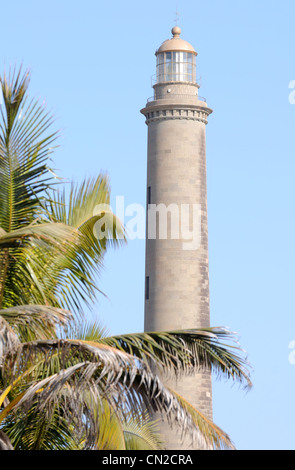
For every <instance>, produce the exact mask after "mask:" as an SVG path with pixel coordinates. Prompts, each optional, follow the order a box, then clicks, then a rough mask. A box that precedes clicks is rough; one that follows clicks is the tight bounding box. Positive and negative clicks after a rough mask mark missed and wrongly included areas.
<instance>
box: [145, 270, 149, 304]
mask: <svg viewBox="0 0 295 470" xmlns="http://www.w3.org/2000/svg"><path fill="white" fill-rule="evenodd" d="M149 298H150V278H149V276H147V277H146V278H145V300H149Z"/></svg>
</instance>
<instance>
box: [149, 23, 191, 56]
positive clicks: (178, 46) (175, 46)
mask: <svg viewBox="0 0 295 470" xmlns="http://www.w3.org/2000/svg"><path fill="white" fill-rule="evenodd" d="M171 32H172V35H173V38H172V39H167V40H166V41H164V42H163V43H162V45H161V46H160V47H159V49H158V50H157V51H156V55H158V54H160V53H161V52H173V51H179V52H190V53H192V54H194V55H198V54H197V53H196V51H195V49H194V48H193V46H192V45H191V44H190V43H189V42H187V41H185V40H184V39H181V37H180V34H181V29H180V28H179V27H178V26H174V28H172V30H171Z"/></svg>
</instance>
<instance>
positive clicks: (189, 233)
mask: <svg viewBox="0 0 295 470" xmlns="http://www.w3.org/2000/svg"><path fill="white" fill-rule="evenodd" d="M180 34H181V30H180V28H179V27H177V26H176V27H174V28H173V29H172V35H173V37H172V38H171V39H169V40H167V41H165V42H163V44H162V45H161V46H160V48H159V49H158V50H157V51H156V57H157V73H156V79H155V83H154V85H153V88H154V96H153V97H152V98H150V99H149V100H148V102H147V104H146V106H145V108H144V109H142V110H141V113H142V114H143V115H144V116H145V117H146V124H147V126H148V158H147V236H146V268H145V269H146V272H145V276H146V279H145V331H172V330H181V329H192V328H205V327H209V326H210V309H209V263H208V222H207V188H206V124H207V118H208V116H209V115H210V114H211V113H212V110H211V109H210V108H208V106H207V104H206V102H205V100H204V99H203V98H200V97H199V85H198V83H197V79H196V57H197V52H196V51H195V50H194V48H193V47H192V46H191V44H189V43H188V42H186V41H185V40H183V39H182V38H181V37H180ZM168 385H170V386H171V387H174V389H175V390H177V392H178V393H179V394H180V395H182V396H183V397H184V398H186V399H187V400H188V401H189V402H190V403H191V404H192V405H194V406H195V407H196V408H197V409H198V410H199V411H201V412H202V413H203V414H205V415H206V416H207V417H208V418H209V419H212V397H211V375H210V374H209V373H203V372H200V373H197V374H196V375H193V376H188V377H184V378H183V377H181V379H180V380H179V382H178V383H172V384H171V383H170V384H168ZM162 432H163V434H164V436H165V440H166V446H167V448H168V449H173V450H175V449H184V448H190V442H191V440H190V439H186V440H185V442H182V443H181V438H180V435H179V434H177V433H176V431H175V429H173V430H171V429H170V428H169V426H168V424H165V423H164V424H163V426H162Z"/></svg>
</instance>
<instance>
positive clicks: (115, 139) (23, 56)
mask: <svg viewBox="0 0 295 470" xmlns="http://www.w3.org/2000/svg"><path fill="white" fill-rule="evenodd" d="M175 6H176V2H175V1H174V0H172V1H168V0H161V2H159V1H155V0H150V1H149V2H137V1H134V0H130V1H128V0H126V1H125V2H119V1H117V0H114V1H112V2H101V1H94V0H84V1H83V2H78V1H76V0H71V1H69V0H63V1H57V0H51V1H50V2H46V1H44V2H38V1H36V0H26V2H24V1H20V0H15V1H14V2H13V3H9V2H5V3H4V5H2V6H1V12H2V18H1V46H2V47H1V55H2V70H3V68H4V65H5V64H6V66H8V65H10V64H12V65H14V64H20V63H23V65H24V67H30V68H31V72H32V80H31V88H30V93H31V94H32V95H34V96H40V97H42V99H45V100H46V102H47V105H48V108H49V109H52V110H53V112H54V113H55V115H56V117H57V123H56V125H57V127H58V128H60V129H61V130H62V133H61V138H60V141H59V144H60V147H59V149H58V150H57V151H56V153H55V155H54V163H55V167H56V168H57V169H58V171H59V173H60V175H61V176H64V177H65V178H67V179H68V180H75V181H80V180H81V179H82V178H84V176H87V175H93V174H97V173H98V172H99V171H101V170H102V171H106V172H107V173H108V174H109V177H110V181H111V187H112V201H114V200H115V197H116V196H118V195H119V196H122V195H123V196H124V198H125V202H126V204H130V203H138V204H142V205H145V196H146V187H145V186H146V140H147V127H146V125H145V123H144V117H143V116H142V115H141V114H140V112H139V110H140V109H141V108H143V107H144V105H145V103H146V99H147V98H148V97H150V96H151V95H152V91H153V90H152V88H151V80H150V79H151V76H152V75H153V74H154V73H155V56H154V52H155V50H156V49H157V48H158V47H159V46H160V44H161V43H162V42H163V41H164V40H165V39H167V38H169V37H170V36H171V33H170V30H171V28H172V27H173V25H174V18H175ZM178 10H179V12H180V21H179V26H180V27H181V29H182V37H183V38H184V39H186V40H187V41H189V42H190V43H191V44H193V46H194V47H195V49H196V50H197V52H198V53H199V55H198V59H197V67H198V74H199V75H201V77H202V88H201V90H200V94H201V95H202V96H205V97H206V99H207V102H208V104H209V106H210V107H212V108H213V109H214V114H213V115H212V116H210V118H209V124H208V126H207V171H208V175H207V177H208V211H209V256H210V292H211V324H212V326H228V327H229V328H230V329H231V330H232V331H236V332H237V333H238V336H239V338H240V343H241V345H242V347H243V348H244V349H246V350H247V351H248V353H249V361H250V362H251V364H252V367H253V373H252V380H253V384H254V387H253V390H252V391H251V392H249V393H248V394H245V393H244V392H243V390H241V389H239V387H238V386H237V385H234V386H232V383H225V382H224V381H223V380H220V381H218V382H217V381H214V419H215V422H216V423H217V424H218V425H219V426H220V427H221V428H223V429H224V430H225V431H227V432H228V433H229V434H230V436H231V437H232V439H233V441H234V442H235V444H236V446H237V448H238V449H295V428H294V413H295V411H294V398H293V396H294V386H295V379H294V376H295V365H292V364H291V363H290V361H289V354H290V352H291V350H290V349H289V344H290V342H291V341H292V340H294V339H295V309H294V307H295V301H294V295H293V293H294V280H295V279H294V278H295V276H294V266H295V250H294V239H295V221H294V200H295V189H294V174H295V163H294V160H295V159H294V128H295V105H292V104H291V103H290V102H289V94H290V92H291V90H290V89H289V83H290V82H291V81H292V80H295V67H294V56H295V54H294V15H295V4H294V2H293V1H291V0H283V1H282V2H277V1H273V0H268V1H266V0H259V2H257V1H254V0H248V1H247V2H246V1H241V0H240V1H239V2H234V1H233V0H224V1H222V0H208V1H206V2H205V1H204V2H200V1H199V2H195V1H192V0H178ZM99 283H100V287H101V289H102V290H103V291H104V292H105V293H106V294H107V295H108V297H109V299H108V300H106V299H103V298H101V299H100V301H99V302H98V304H97V306H96V307H95V311H96V312H97V314H98V315H99V317H100V318H102V320H103V322H104V323H105V324H106V326H107V327H108V328H109V331H110V332H111V333H126V332H137V331H142V330H143V306H144V300H143V299H144V293H143V291H144V241H143V240H133V241H130V242H129V243H128V246H126V247H125V248H123V249H121V250H119V251H116V252H110V253H108V255H107V257H106V266H105V272H104V274H103V276H102V278H101V279H100V280H99Z"/></svg>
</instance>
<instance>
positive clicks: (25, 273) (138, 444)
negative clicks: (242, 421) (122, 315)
mask: <svg viewBox="0 0 295 470" xmlns="http://www.w3.org/2000/svg"><path fill="white" fill-rule="evenodd" d="M0 82H1V87H2V93H3V99H4V107H3V108H2V107H1V120H0V208H1V212H0V366H1V373H0V426H1V429H2V430H1V434H0V448H1V445H2V447H3V448H5V446H7V445H8V446H9V439H8V437H9V438H10V440H11V442H12V443H13V446H14V447H15V448H18V449H73V448H74V449H81V448H83V449H94V448H95V449H97V448H101V449H105V448H118V449H119V448H120V449H123V448H125V449H127V448H130V447H132V448H149V449H151V448H155V447H157V448H161V446H162V444H161V439H160V438H159V436H158V435H157V433H156V432H154V429H153V426H154V425H153V424H151V422H150V419H149V415H148V412H149V411H150V410H151V409H152V410H154V411H159V412H161V413H163V414H164V415H165V416H166V417H167V418H168V420H169V421H170V423H171V425H173V423H175V422H176V423H177V424H178V425H179V426H181V427H182V429H183V430H184V431H189V432H193V435H194V437H195V438H196V439H197V440H198V441H199V442H200V443H202V445H204V443H205V445H206V446H207V447H208V448H232V447H233V444H232V442H231V440H230V438H229V437H228V436H227V435H226V433H224V432H223V431H222V430H221V429H219V428H218V427H217V426H216V425H215V424H214V423H211V422H210V421H208V420H207V419H206V417H205V416H203V415H201V413H199V412H198V410H196V409H193V407H192V406H191V405H190V404H189V403H187V402H186V401H185V400H184V399H183V397H180V396H179V395H178V394H177V393H176V392H174V391H173V390H170V389H167V388H166V387H165V386H164V385H163V383H162V382H161V380H160V379H159V377H158V376H157V375H155V373H154V372H153V371H154V370H155V366H156V367H157V368H158V369H159V368H160V369H161V370H162V372H163V373H167V374H172V375H173V374H179V373H186V372H188V371H189V372H190V371H193V370H199V368H200V367H201V368H210V369H212V370H213V371H215V372H216V373H217V374H222V375H223V376H225V377H232V378H233V379H234V380H237V381H239V382H241V383H245V384H246V386H248V387H249V386H250V385H251V382H250V379H249V373H248V370H247V365H246V361H245V359H244V358H243V357H242V355H241V351H240V350H239V349H238V348H234V346H232V345H231V344H230V342H229V341H230V340H231V339H232V335H231V334H229V333H228V332H226V331H225V330H222V329H208V330H192V331H177V332H169V333H168V332H160V333H159V332H158V333H149V334H148V333H139V334H137V335H135V334H133V335H122V336H116V337H109V336H107V335H105V334H104V332H103V331H102V330H101V328H99V326H98V325H96V324H94V325H91V326H90V327H89V328H86V329H85V318H84V317H83V313H82V311H83V308H84V307H85V305H86V306H88V307H91V306H92V304H93V303H94V300H95V298H96V296H97V294H98V293H100V291H99V289H98V287H97V285H96V283H95V282H94V281H93V279H95V276H97V275H99V274H100V272H101V268H102V266H103V258H104V254H105V252H106V250H107V249H108V247H109V245H113V246H115V247H116V246H119V245H120V244H121V243H124V242H125V234H124V228H123V227H122V225H121V223H120V221H119V220H118V219H117V218H116V217H115V215H114V214H112V213H111V212H110V210H109V209H108V208H109V201H110V187H109V182H108V179H107V177H106V176H105V175H102V174H101V175H98V177H97V178H91V179H85V180H84V181H83V182H82V184H81V185H73V184H72V185H71V187H70V189H69V196H68V198H67V197H66V192H65V190H62V191H60V190H59V187H60V180H59V179H58V178H57V177H56V175H55V173H54V171H53V170H52V168H50V167H49V162H50V155H51V153H52V151H53V144H54V142H55V140H56V137H57V133H55V132H50V129H51V125H52V123H53V119H52V117H51V116H50V114H49V113H48V112H47V111H46V109H45V108H44V107H43V106H42V105H40V104H39V103H38V101H36V100H31V101H29V100H28V95H27V88H28V84H29V73H28V72H26V73H25V74H23V75H21V70H19V71H18V72H14V73H12V74H10V75H9V76H8V77H7V76H6V74H4V76H3V78H1V79H0ZM100 205H102V206H100ZM97 206H99V207H103V209H100V210H97ZM102 218H103V220H104V229H105V237H104V238H103V239H98V238H97V237H96V236H95V234H94V227H95V224H96V223H97V222H98V221H101V220H102ZM108 221H109V223H108ZM81 324H82V325H83V324H84V327H82V328H81ZM224 340H225V341H226V342H225V344H223V341H224ZM4 433H6V434H4ZM7 436H8V437H7ZM1 443H2V444H1Z"/></svg>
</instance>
